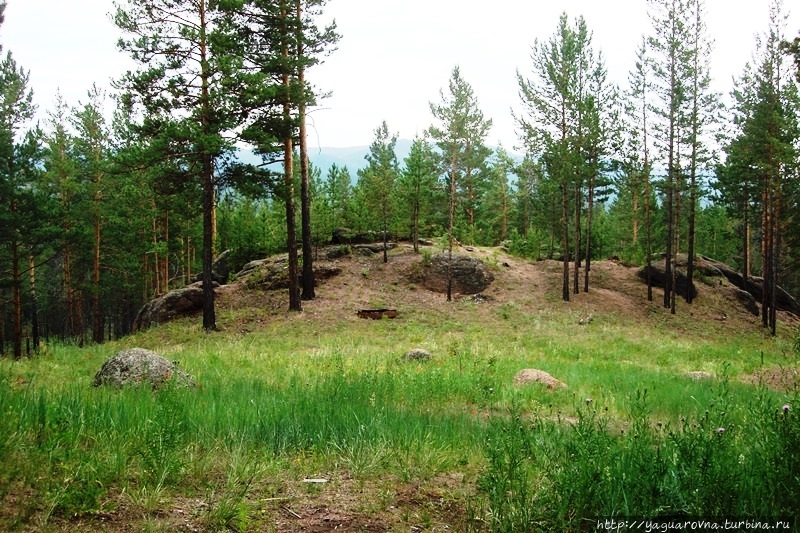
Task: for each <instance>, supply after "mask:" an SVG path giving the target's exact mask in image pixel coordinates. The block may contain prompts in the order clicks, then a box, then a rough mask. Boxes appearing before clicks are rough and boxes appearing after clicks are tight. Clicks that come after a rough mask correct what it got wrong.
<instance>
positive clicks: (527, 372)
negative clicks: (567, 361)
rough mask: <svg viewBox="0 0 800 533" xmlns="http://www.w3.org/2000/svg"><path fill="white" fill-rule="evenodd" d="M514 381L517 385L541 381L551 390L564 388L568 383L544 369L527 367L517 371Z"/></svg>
mask: <svg viewBox="0 0 800 533" xmlns="http://www.w3.org/2000/svg"><path fill="white" fill-rule="evenodd" d="M514 383H515V384H516V385H527V384H528V383H541V384H542V385H544V386H545V387H547V388H548V389H550V390H554V389H563V388H566V387H567V385H566V384H565V383H562V382H561V381H559V380H557V379H556V378H554V377H553V376H551V375H550V374H548V373H547V372H545V371H544V370H537V369H535V368H525V369H523V370H520V371H519V372H517V375H516V376H514Z"/></svg>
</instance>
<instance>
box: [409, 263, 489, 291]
mask: <svg viewBox="0 0 800 533" xmlns="http://www.w3.org/2000/svg"><path fill="white" fill-rule="evenodd" d="M448 273H451V274H452V278H453V286H452V290H453V292H455V293H460V294H478V293H481V292H483V291H485V290H486V289H487V288H488V287H489V285H491V284H492V282H493V281H494V276H493V275H492V273H491V272H490V271H489V268H488V267H487V266H486V264H485V263H484V262H483V261H481V260H480V259H478V258H476V257H470V256H468V255H463V254H453V259H452V265H451V264H450V259H449V254H448V253H440V254H437V255H435V256H433V257H432V258H431V261H430V263H429V264H427V265H422V267H421V269H419V270H418V271H417V273H416V274H415V275H414V276H413V277H414V278H416V281H420V282H421V283H422V284H423V285H424V286H425V287H426V288H427V289H429V290H432V291H436V292H442V293H444V292H447V282H448Z"/></svg>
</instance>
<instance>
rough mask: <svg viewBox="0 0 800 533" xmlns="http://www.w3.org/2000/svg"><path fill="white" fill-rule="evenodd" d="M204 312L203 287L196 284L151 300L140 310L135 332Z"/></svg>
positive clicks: (134, 327)
mask: <svg viewBox="0 0 800 533" xmlns="http://www.w3.org/2000/svg"><path fill="white" fill-rule="evenodd" d="M202 310H203V285H202V283H194V284H192V285H189V286H188V287H184V288H182V289H175V290H172V291H169V292H168V293H167V294H164V295H162V296H159V297H158V298H155V299H153V300H150V301H149V302H147V303H146V304H144V306H143V307H142V308H141V309H140V310H139V313H138V314H137V315H136V320H135V321H134V322H133V330H134V331H139V330H142V329H147V328H149V327H151V326H157V325H158V324H165V323H167V322H169V321H171V320H175V319H177V318H183V317H187V316H194V315H196V314H197V313H199V312H200V311H202Z"/></svg>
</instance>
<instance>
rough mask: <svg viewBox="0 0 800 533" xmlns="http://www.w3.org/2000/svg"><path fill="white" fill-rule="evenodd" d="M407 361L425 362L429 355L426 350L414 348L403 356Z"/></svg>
mask: <svg viewBox="0 0 800 533" xmlns="http://www.w3.org/2000/svg"><path fill="white" fill-rule="evenodd" d="M404 357H405V358H406V359H407V360H409V361H420V360H423V361H427V360H428V359H430V358H431V353H430V352H429V351H428V350H423V349H421V348H415V349H413V350H409V351H408V352H406V355H405V356H404Z"/></svg>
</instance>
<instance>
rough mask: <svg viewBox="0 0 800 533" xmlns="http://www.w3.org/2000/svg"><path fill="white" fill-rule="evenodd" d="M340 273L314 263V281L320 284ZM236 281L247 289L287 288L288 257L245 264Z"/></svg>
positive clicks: (322, 264) (329, 266)
mask: <svg viewBox="0 0 800 533" xmlns="http://www.w3.org/2000/svg"><path fill="white" fill-rule="evenodd" d="M341 272H342V269H341V268H340V267H338V266H336V265H334V264H329V263H323V262H319V261H318V262H316V263H314V280H315V282H320V281H323V280H326V279H329V278H332V277H333V276H336V275H338V274H340V273H341ZM236 277H237V279H241V280H243V281H244V284H245V286H246V287H247V288H248V289H261V290H264V291H274V290H279V289H288V288H289V255H288V254H283V255H279V256H275V257H271V258H269V259H260V260H258V261H251V262H249V263H247V264H246V265H245V266H244V267H243V268H242V270H240V271H239V273H238V274H236Z"/></svg>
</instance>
